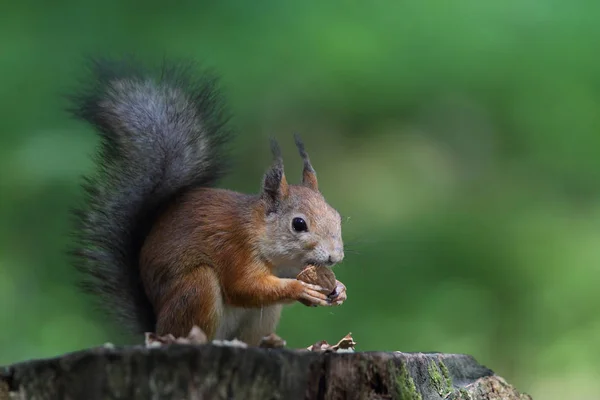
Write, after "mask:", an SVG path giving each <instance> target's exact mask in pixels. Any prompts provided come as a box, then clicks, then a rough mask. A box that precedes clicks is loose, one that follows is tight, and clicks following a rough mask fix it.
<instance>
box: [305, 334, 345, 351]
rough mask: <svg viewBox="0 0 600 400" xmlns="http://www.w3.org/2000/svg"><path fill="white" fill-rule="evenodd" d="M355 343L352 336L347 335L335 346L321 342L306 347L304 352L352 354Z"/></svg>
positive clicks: (324, 341)
mask: <svg viewBox="0 0 600 400" xmlns="http://www.w3.org/2000/svg"><path fill="white" fill-rule="evenodd" d="M355 345H356V342H355V341H354V339H352V334H351V333H348V334H347V335H346V336H344V337H343V338H342V339H341V340H340V341H339V342H338V343H337V344H334V345H330V344H329V343H327V341H326V340H321V341H320V342H317V343H315V344H313V345H312V346H308V347H307V348H306V350H308V351H324V352H337V351H340V350H341V351H340V352H353V351H354V346H355Z"/></svg>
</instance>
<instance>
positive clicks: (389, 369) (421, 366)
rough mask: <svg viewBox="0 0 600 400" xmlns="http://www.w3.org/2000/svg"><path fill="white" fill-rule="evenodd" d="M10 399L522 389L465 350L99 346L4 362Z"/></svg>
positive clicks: (444, 395)
mask: <svg viewBox="0 0 600 400" xmlns="http://www.w3.org/2000/svg"><path fill="white" fill-rule="evenodd" d="M8 399H32V400H33V399H86V400H96V399H144V400H146V399H169V400H171V399H207V400H210V399H243V400H253V399H259V400H267V399H282V400H283V399H285V400H287V399H289V400H294V399H323V400H337V399H348V400H353V399H357V400H371V399H402V400H404V399H406V400H409V399H410V400H417V399H421V400H430V399H431V400H439V399H454V400H457V399H461V400H463V399H464V400H466V399H470V400H478V399H486V400H493V399H503V400H513V399H519V400H525V399H531V397H529V396H527V395H525V394H520V393H519V392H517V390H516V389H515V388H513V387H512V386H511V385H509V384H508V383H507V382H505V380H504V379H502V378H501V377H499V376H497V375H495V374H494V373H493V372H492V371H491V370H490V369H488V368H486V367H484V366H482V365H480V364H478V363H477V361H475V359H474V358H473V357H470V356H467V355H460V354H441V353H401V352H356V353H315V352H309V351H302V350H289V349H261V348H240V347H232V346H218V345H214V344H206V345H177V344H173V345H169V346H164V347H159V348H146V347H143V346H132V347H120V348H115V347H110V346H109V347H100V348H92V349H88V350H83V351H78V352H75V353H69V354H66V355H63V356H61V357H56V358H51V359H42V360H32V361H26V362H22V363H18V364H14V365H11V366H8V367H4V368H2V370H1V371H0V400H8Z"/></svg>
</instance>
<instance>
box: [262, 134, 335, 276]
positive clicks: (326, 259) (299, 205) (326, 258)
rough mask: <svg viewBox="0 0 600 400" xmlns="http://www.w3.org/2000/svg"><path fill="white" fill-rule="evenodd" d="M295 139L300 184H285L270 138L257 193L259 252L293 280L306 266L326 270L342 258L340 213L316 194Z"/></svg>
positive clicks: (276, 147) (305, 158)
mask: <svg viewBox="0 0 600 400" xmlns="http://www.w3.org/2000/svg"><path fill="white" fill-rule="evenodd" d="M295 140H296V146H297V147H298V151H299V153H300V156H301V157H302V160H303V161H304V170H303V173H302V183H301V184H300V185H290V184H288V183H287V180H286V178H285V174H284V171H283V160H282V157H281V151H280V149H279V145H278V144H277V142H276V141H275V140H274V139H271V150H272V152H273V156H274V159H275V160H274V162H273V164H272V165H271V167H270V168H269V170H268V171H267V173H266V174H265V176H264V179H263V186H262V193H261V200H262V202H263V204H264V206H265V207H264V210H265V214H266V215H265V222H266V223H265V232H264V236H263V239H264V240H262V241H261V249H260V250H261V253H262V254H263V255H264V256H266V257H267V258H268V259H269V261H270V262H272V263H273V264H274V265H275V267H276V268H277V269H278V271H279V273H278V275H280V276H282V277H283V276H285V277H294V276H296V274H297V273H298V272H300V271H301V270H302V269H303V268H304V267H305V266H307V265H322V266H327V267H331V266H333V265H335V264H337V263H339V262H340V261H342V260H343V259H344V243H343V241H342V220H341V217H340V214H339V213H338V212H337V211H336V210H335V209H334V208H333V207H331V206H330V205H329V204H328V203H327V201H326V200H325V198H324V197H323V195H322V194H321V193H320V192H319V187H318V182H317V175H316V173H315V170H314V169H313V167H312V165H311V163H310V159H309V158H308V154H307V153H306V151H305V150H304V145H303V143H302V141H301V139H300V137H299V136H298V135H295Z"/></svg>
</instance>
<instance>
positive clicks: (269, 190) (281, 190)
mask: <svg viewBox="0 0 600 400" xmlns="http://www.w3.org/2000/svg"><path fill="white" fill-rule="evenodd" d="M271 153H272V154H273V163H272V164H271V167H270V168H269V170H267V172H266V173H265V175H264V178H263V187H262V197H263V199H265V201H266V202H267V212H275V211H277V208H278V207H279V203H280V202H281V201H282V200H283V199H285V198H286V197H287V196H288V194H289V186H288V183H287V180H286V179H285V173H284V170H283V158H282V156H281V148H280V147H279V144H278V143H277V141H276V140H275V139H274V138H271Z"/></svg>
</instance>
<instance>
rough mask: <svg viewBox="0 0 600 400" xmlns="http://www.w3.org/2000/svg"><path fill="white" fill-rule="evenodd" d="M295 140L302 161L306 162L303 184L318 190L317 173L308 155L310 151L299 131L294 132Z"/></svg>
mask: <svg viewBox="0 0 600 400" xmlns="http://www.w3.org/2000/svg"><path fill="white" fill-rule="evenodd" d="M294 141H295V142H296V147H297V148H298V153H300V157H302V161H303V162H304V170H303V171H302V184H303V185H304V186H306V187H308V188H310V189H312V190H314V191H316V192H318V191H319V182H318V181H317V173H316V172H315V170H314V168H313V167H312V165H311V163H310V158H309V157H308V153H307V152H306V149H305V148H304V143H303V142H302V139H301V138H300V135H299V134H298V133H294Z"/></svg>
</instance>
